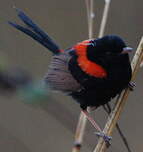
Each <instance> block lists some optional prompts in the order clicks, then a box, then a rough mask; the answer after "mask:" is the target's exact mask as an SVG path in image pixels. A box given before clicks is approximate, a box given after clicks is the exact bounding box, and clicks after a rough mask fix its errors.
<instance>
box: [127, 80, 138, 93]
mask: <svg viewBox="0 0 143 152" xmlns="http://www.w3.org/2000/svg"><path fill="white" fill-rule="evenodd" d="M135 86H136V84H135V83H134V82H129V84H128V88H129V89H130V91H133V90H134V87H135Z"/></svg>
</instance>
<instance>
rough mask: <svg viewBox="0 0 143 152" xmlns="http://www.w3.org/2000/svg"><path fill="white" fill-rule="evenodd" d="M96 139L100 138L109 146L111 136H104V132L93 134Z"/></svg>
mask: <svg viewBox="0 0 143 152" xmlns="http://www.w3.org/2000/svg"><path fill="white" fill-rule="evenodd" d="M95 134H96V135H97V136H98V137H102V138H103V139H104V141H105V142H106V143H107V144H108V145H111V143H110V141H111V139H112V137H111V136H108V135H106V134H105V133H104V132H96V133H95Z"/></svg>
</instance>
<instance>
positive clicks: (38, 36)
mask: <svg viewBox="0 0 143 152" xmlns="http://www.w3.org/2000/svg"><path fill="white" fill-rule="evenodd" d="M16 11H17V16H18V17H19V18H20V19H21V20H22V21H23V22H24V23H25V25H26V27H23V26H21V25H18V24H16V23H14V22H11V21H9V22H8V23H9V24H10V25H11V26H13V27H14V28H16V29H18V30H20V31H22V32H23V33H25V34H27V35H28V36H30V37H32V38H33V39H34V40H36V41H37V42H39V43H40V44H42V45H43V46H45V47H46V48H48V49H49V50H50V51H51V52H52V53H54V54H58V53H60V52H61V50H60V48H59V46H58V45H57V44H56V43H55V42H54V41H53V40H52V39H51V38H50V37H49V35H48V34H47V33H45V32H44V31H43V30H41V28H40V27H38V26H37V25H36V24H35V23H34V22H33V21H32V20H31V19H30V18H29V17H28V16H27V15H26V14H25V13H24V12H23V11H21V10H20V9H17V8H16Z"/></svg>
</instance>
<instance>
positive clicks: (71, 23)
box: [0, 0, 143, 152]
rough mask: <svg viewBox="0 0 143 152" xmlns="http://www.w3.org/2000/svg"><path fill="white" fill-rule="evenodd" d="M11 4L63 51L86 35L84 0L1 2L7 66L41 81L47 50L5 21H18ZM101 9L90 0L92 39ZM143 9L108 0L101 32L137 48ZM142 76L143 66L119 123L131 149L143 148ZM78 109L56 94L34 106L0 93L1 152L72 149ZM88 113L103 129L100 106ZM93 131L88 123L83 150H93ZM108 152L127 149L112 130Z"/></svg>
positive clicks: (128, 1)
mask: <svg viewBox="0 0 143 152" xmlns="http://www.w3.org/2000/svg"><path fill="white" fill-rule="evenodd" d="M14 5H15V6H16V7H18V8H21V9H22V10H24V11H25V12H26V13H27V14H28V15H29V16H30V17H31V18H32V19H33V20H35V21H36V22H37V24H39V25H40V26H41V27H42V28H43V29H45V31H47V32H48V33H49V35H51V36H52V37H53V38H54V39H55V40H56V42H57V43H58V44H60V46H61V48H64V49H65V48H68V47H70V46H72V45H73V44H75V43H76V42H79V41H81V40H84V39H88V30H87V17H86V7H85V1H84V0H78V1H77V0H72V1H69V0H60V1H59V0H40V1H38V0H37V1H35V0H1V3H0V52H1V54H3V55H4V56H6V59H7V61H8V64H9V65H12V66H20V67H22V68H23V69H25V70H26V71H28V72H29V73H30V74H31V75H32V76H33V77H34V78H35V79H37V80H39V79H42V78H43V76H44V74H45V73H46V71H47V67H48V64H49V62H50V57H51V53H50V52H48V51H47V50H46V48H44V47H42V46H41V45H40V44H38V43H36V42H35V41H33V40H31V39H30V38H29V37H27V36H25V35H24V34H23V33H21V32H18V31H17V30H15V29H13V28H12V27H10V26H9V25H8V24H7V21H8V20H12V21H13V20H15V21H17V22H18V20H17V18H16V13H15V10H14V9H13V8H12V7H13V6H14ZM103 7H104V1H103V0H95V6H94V10H95V24H94V33H95V34H94V37H98V31H99V26H100V21H101V17H102V11H103ZM142 10H143V2H142V0H138V1H136V2H135V1H134V0H120V1H116V0H112V1H111V8H110V11H109V17H108V22H107V26H106V30H105V34H117V35H120V36H122V37H123V38H124V39H125V40H126V42H127V43H128V44H129V46H131V47H133V48H134V50H136V47H137V45H138V43H139V41H140V38H141V36H142V35H143V20H142ZM133 54H134V52H133ZM133 54H132V56H133ZM132 56H131V59H132ZM142 76H143V69H140V72H139V74H138V77H137V79H136V85H137V87H136V88H135V90H134V91H133V92H132V93H131V94H130V97H129V99H128V102H127V104H126V106H125V108H124V111H123V113H122V115H121V117H120V121H119V124H120V126H121V128H122V130H123V132H124V133H125V135H126V137H127V138H128V141H129V144H130V146H131V148H132V149H133V151H136V152H142V151H143V140H142V138H143V131H142V128H143V117H142V115H143V113H142V108H143V104H142V102H143V101H142V100H143V99H142V97H143V96H142V90H143V78H142ZM79 113H80V108H79V105H78V104H77V103H76V102H75V101H73V99H71V98H70V97H68V96H65V95H63V94H61V93H52V94H51V97H50V98H49V100H47V102H41V103H40V104H37V105H27V104H24V103H23V102H21V100H20V99H19V98H17V97H16V96H12V95H1V96H0V151H1V152H19V151H20V152H48V151H51V152H54V151H59V152H68V151H71V148H72V146H73V141H74V132H75V129H76V124H77V121H78V116H79ZM93 116H94V118H95V119H96V120H97V122H99V124H100V126H102V128H103V127H104V124H105V123H106V119H107V114H106V113H105V112H104V111H103V109H102V108H99V109H98V110H96V112H94V113H93ZM94 132H95V130H94V129H93V128H92V126H91V125H90V124H88V125H87V128H86V132H85V138H84V144H83V148H82V151H83V152H88V151H92V150H93V148H94V147H95V145H96V143H97V137H96V135H95V134H94ZM108 151H114V152H115V151H116V152H125V151H126V149H125V147H124V145H123V143H122V141H121V139H120V137H119V135H118V134H117V132H116V129H115V130H114V134H113V141H112V146H111V147H110V149H109V150H108Z"/></svg>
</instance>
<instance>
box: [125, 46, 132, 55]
mask: <svg viewBox="0 0 143 152" xmlns="http://www.w3.org/2000/svg"><path fill="white" fill-rule="evenodd" d="M132 50H133V48H131V47H124V48H123V51H122V54H126V53H130V52H132Z"/></svg>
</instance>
